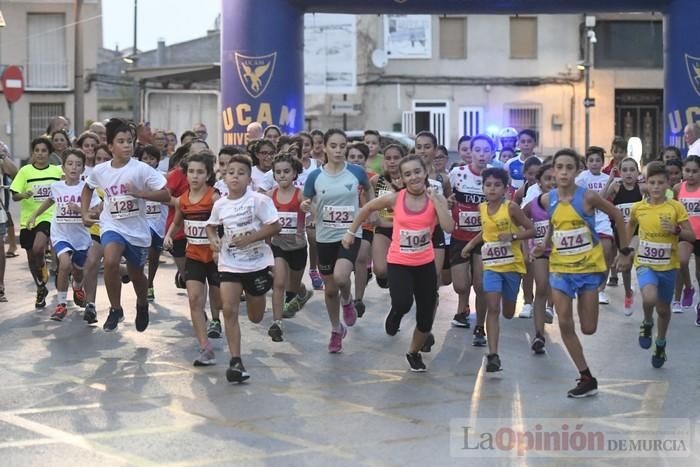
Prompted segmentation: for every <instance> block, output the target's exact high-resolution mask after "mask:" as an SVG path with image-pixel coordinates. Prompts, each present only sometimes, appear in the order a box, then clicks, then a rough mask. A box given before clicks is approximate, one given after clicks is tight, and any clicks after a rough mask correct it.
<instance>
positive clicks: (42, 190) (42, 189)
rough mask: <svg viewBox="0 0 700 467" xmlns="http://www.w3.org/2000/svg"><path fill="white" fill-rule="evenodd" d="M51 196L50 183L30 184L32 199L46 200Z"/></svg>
mask: <svg viewBox="0 0 700 467" xmlns="http://www.w3.org/2000/svg"><path fill="white" fill-rule="evenodd" d="M50 196H51V185H40V184H34V185H32V198H34V201H40V202H43V201H46V200H47V199H49V197H50Z"/></svg>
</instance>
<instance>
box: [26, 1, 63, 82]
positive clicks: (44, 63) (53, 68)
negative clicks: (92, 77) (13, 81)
mask: <svg viewBox="0 0 700 467" xmlns="http://www.w3.org/2000/svg"><path fill="white" fill-rule="evenodd" d="M27 50H28V60H27V63H26V64H25V74H26V78H25V79H26V84H27V88H28V89H67V88H68V71H69V65H68V61H67V58H66V15H65V14H62V13H60V14H54V13H51V14H45V13H29V14H27Z"/></svg>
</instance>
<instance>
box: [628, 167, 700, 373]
mask: <svg viewBox="0 0 700 467" xmlns="http://www.w3.org/2000/svg"><path fill="white" fill-rule="evenodd" d="M646 182H647V187H648V190H649V195H648V197H647V198H646V199H644V200H642V201H640V202H637V203H635V204H634V205H633V206H632V209H631V212H630V220H629V223H628V224H627V236H628V237H631V236H632V235H634V234H635V230H636V228H637V226H639V250H638V251H637V255H636V256H635V258H634V265H635V267H636V268H637V280H638V281H639V287H640V288H641V290H642V307H643V309H644V321H642V325H641V326H640V330H639V345H640V347H642V348H643V349H648V348H649V347H651V330H652V328H653V326H654V309H656V314H657V315H658V321H657V323H658V329H657V335H656V345H655V347H654V352H653V354H652V356H651V364H652V366H653V367H654V368H661V367H662V366H663V364H664V363H665V362H666V333H667V332H668V325H669V323H670V321H671V301H672V300H673V288H674V285H675V282H676V272H677V271H678V268H679V266H680V262H679V261H678V241H679V239H683V240H685V241H687V242H693V241H694V240H695V233H694V232H693V229H692V228H691V226H690V223H689V222H688V213H687V212H686V210H685V208H684V207H683V205H682V204H681V203H679V202H678V201H676V200H673V199H671V200H669V199H668V198H667V197H666V189H667V188H668V174H667V173H666V167H665V165H664V163H663V162H660V161H654V162H651V163H649V165H647V176H646ZM625 259H627V258H625Z"/></svg>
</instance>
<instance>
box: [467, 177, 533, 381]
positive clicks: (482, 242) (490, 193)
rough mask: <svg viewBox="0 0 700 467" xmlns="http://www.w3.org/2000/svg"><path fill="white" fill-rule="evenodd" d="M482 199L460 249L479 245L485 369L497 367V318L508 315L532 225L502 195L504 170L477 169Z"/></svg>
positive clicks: (522, 270)
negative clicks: (475, 224) (477, 221)
mask: <svg viewBox="0 0 700 467" xmlns="http://www.w3.org/2000/svg"><path fill="white" fill-rule="evenodd" d="M481 177H482V179H483V185H484V188H483V190H484V195H485V196H486V201H485V202H483V203H481V204H480V205H479V214H480V218H481V227H482V230H481V231H480V232H479V234H478V235H477V236H476V237H474V238H472V239H471V240H470V241H469V243H467V244H466V245H465V246H464V248H463V249H462V251H461V255H462V257H464V258H468V257H469V255H470V254H471V250H472V249H474V248H476V247H479V248H480V249H481V262H482V264H483V268H484V273H483V289H484V293H485V295H486V308H487V316H486V335H488V337H489V339H488V340H489V341H488V345H489V354H488V355H487V356H486V371H487V372H488V373H493V372H495V371H501V358H500V357H499V355H498V338H499V334H500V326H499V319H500V314H501V312H503V317H504V318H506V319H511V318H512V317H513V315H514V314H515V302H516V300H517V299H518V292H519V290H520V279H521V277H522V276H523V275H524V274H525V259H524V256H523V249H522V247H521V245H520V241H521V240H526V239H528V238H532V237H533V236H534V235H535V228H534V227H533V225H532V222H531V221H530V219H528V218H527V217H526V216H525V214H524V213H523V211H522V210H521V209H520V206H518V205H517V204H516V203H514V202H512V201H508V200H507V199H506V192H507V190H508V181H509V178H508V172H506V171H505V170H504V169H498V168H489V169H486V170H484V171H483V172H482V173H481Z"/></svg>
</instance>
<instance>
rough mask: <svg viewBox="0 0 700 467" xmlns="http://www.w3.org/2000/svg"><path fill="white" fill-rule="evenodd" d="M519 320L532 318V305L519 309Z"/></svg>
mask: <svg viewBox="0 0 700 467" xmlns="http://www.w3.org/2000/svg"><path fill="white" fill-rule="evenodd" d="M518 317H519V318H532V304H530V303H526V304H525V305H523V307H522V308H521V309H520V313H519V314H518Z"/></svg>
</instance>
